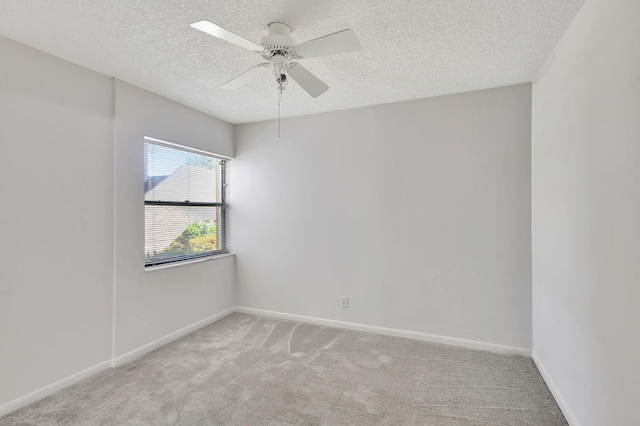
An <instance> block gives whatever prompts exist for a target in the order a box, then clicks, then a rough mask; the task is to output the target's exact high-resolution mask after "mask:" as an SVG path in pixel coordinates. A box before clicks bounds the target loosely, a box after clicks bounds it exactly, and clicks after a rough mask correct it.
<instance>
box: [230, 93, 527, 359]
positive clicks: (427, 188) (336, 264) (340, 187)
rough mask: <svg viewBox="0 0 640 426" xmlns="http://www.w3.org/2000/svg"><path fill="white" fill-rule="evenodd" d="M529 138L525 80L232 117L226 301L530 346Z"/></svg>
mask: <svg viewBox="0 0 640 426" xmlns="http://www.w3.org/2000/svg"><path fill="white" fill-rule="evenodd" d="M284 102H286V96H285V98H284ZM530 137H531V85H530V84H524V85H518V86H511V87H505V88H499V89H493V90H486V91H480V92H474V93H466V94H460V95H453V96H444V97H438V98H431V99H422V100H417V101H411V102H402V103H394V104H387V105H380V106H374V107H367V108H359V109H353V110H345V111H338V112H333V113H325V114H317V115H311V116H304V117H297V118H290V119H285V120H282V137H281V138H278V136H277V123H276V122H274V121H269V122H260V123H253V124H246V125H240V126H238V127H237V128H236V159H235V160H234V161H233V162H232V163H231V164H230V166H229V173H230V186H229V202H230V208H229V213H230V217H231V220H230V227H231V229H230V234H229V238H230V244H231V250H232V251H233V252H234V253H236V255H237V265H236V267H237V269H236V274H237V286H238V296H237V297H238V302H239V304H240V305H242V306H246V307H250V308H259V309H266V310H272V311H278V312H285V313H291V314H299V315H306V316H313V317H320V318H326V319H334V320H341V321H347V322H354V323H361V324H368V325H376V326H383V327H389V328H397V329H402V330H411V331H418V332H426V333H431V334H438V335H443V336H450V337H457V338H463V339H471V340H477V341H482V342H489V343H497V344H502V345H508V346H514V347H519V348H530V347H531V263H530V262H531V239H530V231H531V228H530V226H531V222H530V206H531V204H530V201H531V198H530V184H531V181H530ZM341 296H348V297H349V298H350V303H351V306H350V308H349V309H341V308H340V297H341Z"/></svg>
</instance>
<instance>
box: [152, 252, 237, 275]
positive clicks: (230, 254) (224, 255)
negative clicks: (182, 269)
mask: <svg viewBox="0 0 640 426" xmlns="http://www.w3.org/2000/svg"><path fill="white" fill-rule="evenodd" d="M231 256H235V254H233V253H224V254H217V255H215V256H209V257H202V258H200V259H192V260H185V261H183V262H175V263H169V264H167V265H158V266H149V267H145V268H144V271H145V272H153V271H158V270H160V269H167V268H175V267H177V266H183V265H190V264H192V263H200V262H207V261H209V260H215V259H222V258H224V257H231Z"/></svg>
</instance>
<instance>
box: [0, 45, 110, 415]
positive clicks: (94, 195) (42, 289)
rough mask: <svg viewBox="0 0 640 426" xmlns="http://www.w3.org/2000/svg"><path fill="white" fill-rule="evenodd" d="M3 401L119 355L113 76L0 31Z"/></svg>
mask: <svg viewBox="0 0 640 426" xmlns="http://www.w3.org/2000/svg"><path fill="white" fill-rule="evenodd" d="M0 62H1V65H0V198H1V199H2V208H0V236H1V237H0V238H1V241H2V242H1V243H0V406H1V405H3V404H5V403H7V402H9V401H11V400H13V399H15V398H17V397H20V396H22V395H24V394H26V393H28V392H31V391H33V390H35V389H38V388H41V387H43V386H45V385H49V384H51V383H53V382H55V381H58V380H60V379H63V378H66V377H67V376H69V375H71V374H73V373H77V372H79V371H81V370H84V369H86V368H89V367H93V366H94V365H96V364H99V363H101V362H104V361H107V360H108V359H109V357H110V355H111V341H110V340H111V337H110V336H111V287H112V282H113V275H112V264H113V257H112V253H113V231H112V223H113V209H112V198H113V197H112V193H113V146H112V141H113V135H112V111H113V80H112V79H110V78H108V77H105V76H103V75H100V74H97V73H94V72H91V71H89V70H86V69H84V68H80V67H78V66H75V65H72V64H70V63H68V62H65V61H63V60H61V59H58V58H55V57H53V56H50V55H47V54H44V53H42V52H38V51H36V50H34V49H31V48H29V47H26V46H24V45H21V44H18V43H15V42H13V41H10V40H8V39H6V38H2V37H0Z"/></svg>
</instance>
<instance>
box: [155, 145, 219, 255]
mask: <svg viewBox="0 0 640 426" xmlns="http://www.w3.org/2000/svg"><path fill="white" fill-rule="evenodd" d="M225 166H226V160H224V159H222V158H218V157H215V156H213V155H208V154H204V153H202V152H199V151H196V150H191V149H189V148H187V147H181V146H178V145H174V144H171V145H169V144H163V143H160V142H155V141H151V140H148V139H145V143H144V204H145V206H144V222H145V244H144V245H145V247H144V251H145V266H147V267H149V266H157V265H161V264H166V263H172V262H180V261H184V260H190V259H195V258H199V257H206V256H211V255H214V254H219V253H225V252H226V250H225V213H226V204H225Z"/></svg>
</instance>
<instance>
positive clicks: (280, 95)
mask: <svg viewBox="0 0 640 426" xmlns="http://www.w3.org/2000/svg"><path fill="white" fill-rule="evenodd" d="M281 102H282V86H280V87H279V88H278V137H280V103H281Z"/></svg>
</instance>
